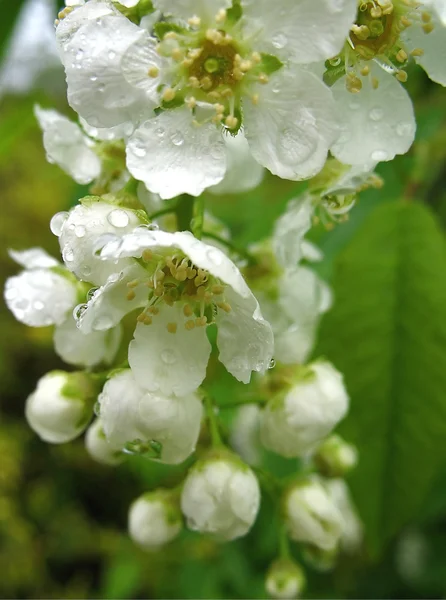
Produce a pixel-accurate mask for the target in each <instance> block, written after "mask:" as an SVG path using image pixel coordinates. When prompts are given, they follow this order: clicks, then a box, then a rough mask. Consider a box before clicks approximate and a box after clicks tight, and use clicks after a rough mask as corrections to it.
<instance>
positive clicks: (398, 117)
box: [331, 66, 416, 165]
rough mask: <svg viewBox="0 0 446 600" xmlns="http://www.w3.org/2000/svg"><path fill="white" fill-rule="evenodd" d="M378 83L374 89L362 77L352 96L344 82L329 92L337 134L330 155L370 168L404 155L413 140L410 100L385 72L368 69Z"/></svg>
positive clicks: (394, 80)
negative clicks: (336, 118) (335, 110)
mask: <svg viewBox="0 0 446 600" xmlns="http://www.w3.org/2000/svg"><path fill="white" fill-rule="evenodd" d="M371 72H372V75H373V77H376V78H377V79H378V81H379V85H378V88H377V89H374V88H373V86H372V85H371V83H370V81H369V79H367V78H362V84H363V86H362V89H361V91H360V92H359V93H358V94H352V93H351V92H349V91H347V89H346V87H345V80H344V79H340V80H339V81H337V82H336V83H335V84H334V86H333V88H332V90H333V95H334V98H335V100H336V104H337V106H338V113H339V118H340V126H341V134H340V136H339V138H338V139H337V140H336V142H335V143H334V144H333V146H332V147H331V151H332V153H333V155H334V156H335V157H336V158H337V159H338V160H340V161H341V162H343V163H345V164H349V165H367V164H368V165H370V164H374V163H376V162H380V161H388V160H392V159H393V158H394V157H395V155H396V154H404V153H405V152H407V151H408V150H409V148H410V146H411V145H412V142H413V140H414V137H415V128H416V124H415V117H414V112H413V106H412V101H411V99H410V97H409V94H408V93H407V92H406V90H405V89H404V87H403V86H402V85H401V84H400V83H399V82H398V81H397V79H395V77H393V76H392V75H390V74H389V73H386V72H385V71H383V70H382V69H380V68H379V67H377V66H372V70H371Z"/></svg>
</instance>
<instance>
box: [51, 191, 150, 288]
mask: <svg viewBox="0 0 446 600" xmlns="http://www.w3.org/2000/svg"><path fill="white" fill-rule="evenodd" d="M63 214H64V213H62V215H63ZM65 217H66V218H65V220H63V217H62V216H61V213H58V214H57V215H55V216H54V217H53V220H52V224H51V229H52V231H53V233H55V235H57V236H58V237H59V244H60V249H61V252H62V258H63V260H64V263H65V266H66V267H67V269H69V270H70V271H71V272H72V273H74V274H75V275H76V277H78V278H79V279H81V280H83V281H89V282H91V283H93V284H95V285H102V284H103V283H105V282H106V281H107V279H108V277H109V276H110V275H112V274H113V273H116V272H119V270H120V269H122V268H123V267H125V266H126V265H127V264H129V262H130V261H128V260H122V261H120V262H119V263H107V262H104V261H101V260H100V259H99V258H98V257H97V256H96V254H95V250H96V244H97V241H98V239H99V238H100V237H101V236H103V235H104V234H113V235H114V236H123V235H124V234H126V233H128V232H130V231H132V230H133V229H134V228H135V227H136V226H137V225H139V224H140V221H139V218H138V216H137V214H136V213H135V212H134V211H132V210H129V209H125V208H120V207H119V206H116V205H114V204H109V203H108V202H104V201H102V200H99V199H96V198H95V197H93V198H91V199H90V198H88V197H87V198H86V199H85V198H84V200H83V202H82V204H79V205H77V206H75V207H74V208H73V209H71V211H70V212H69V213H68V215H66V213H65ZM56 220H57V224H55V222H56Z"/></svg>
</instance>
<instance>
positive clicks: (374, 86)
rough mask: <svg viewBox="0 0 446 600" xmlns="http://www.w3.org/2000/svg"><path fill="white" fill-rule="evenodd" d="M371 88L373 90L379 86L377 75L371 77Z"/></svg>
mask: <svg viewBox="0 0 446 600" xmlns="http://www.w3.org/2000/svg"><path fill="white" fill-rule="evenodd" d="M372 88H373V89H374V90H377V89H378V88H379V79H378V78H377V77H372Z"/></svg>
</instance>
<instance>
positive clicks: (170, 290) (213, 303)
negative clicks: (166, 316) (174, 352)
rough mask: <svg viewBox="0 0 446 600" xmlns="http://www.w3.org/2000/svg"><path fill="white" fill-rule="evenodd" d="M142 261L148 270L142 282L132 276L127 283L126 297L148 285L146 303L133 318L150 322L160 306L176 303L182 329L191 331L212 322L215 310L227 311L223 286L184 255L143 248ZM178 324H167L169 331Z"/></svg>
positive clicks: (132, 296) (229, 307) (130, 298)
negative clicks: (132, 278)
mask: <svg viewBox="0 0 446 600" xmlns="http://www.w3.org/2000/svg"><path fill="white" fill-rule="evenodd" d="M142 261H143V264H144V266H145V267H146V268H148V270H149V271H150V272H151V275H149V276H148V277H147V279H145V280H144V281H141V280H140V279H135V280H134V281H130V282H129V283H127V299H128V300H133V299H134V298H135V297H136V292H135V289H136V288H137V287H138V286H139V285H141V284H143V285H145V286H146V287H148V288H149V292H148V304H147V306H146V307H145V308H144V310H143V311H142V312H141V314H140V315H139V316H138V317H137V320H138V321H139V322H140V323H143V324H144V325H151V324H152V322H153V319H154V318H156V316H157V315H158V314H159V313H160V310H162V308H163V306H164V305H167V306H174V305H177V306H178V304H179V305H180V306H181V308H182V313H183V316H184V328H185V329H186V330H189V331H190V330H192V329H194V328H195V327H204V326H207V325H210V324H211V323H213V322H214V321H215V316H216V315H217V313H218V310H219V309H220V310H223V311H224V312H230V311H231V306H230V305H229V304H228V303H227V302H226V301H225V297H224V291H225V285H224V284H222V283H221V282H220V280H219V279H217V278H216V277H214V276H212V275H211V274H210V273H209V272H208V271H206V270H205V269H200V268H199V267H197V266H195V265H194V264H193V263H192V262H191V261H190V260H189V258H188V257H187V256H184V254H181V253H178V254H174V255H173V256H171V255H168V256H163V255H161V254H157V253H155V252H153V251H152V250H145V251H144V252H143V255H142ZM177 329H178V323H168V324H167V330H168V331H169V333H176V332H177Z"/></svg>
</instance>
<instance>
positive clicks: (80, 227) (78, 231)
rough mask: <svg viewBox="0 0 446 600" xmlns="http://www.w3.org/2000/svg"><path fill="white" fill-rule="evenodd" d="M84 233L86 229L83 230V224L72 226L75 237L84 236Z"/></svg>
mask: <svg viewBox="0 0 446 600" xmlns="http://www.w3.org/2000/svg"><path fill="white" fill-rule="evenodd" d="M85 233H86V230H85V227H84V226H83V225H77V226H76V227H75V228H74V235H75V236H76V237H78V238H82V237H84V235H85Z"/></svg>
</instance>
